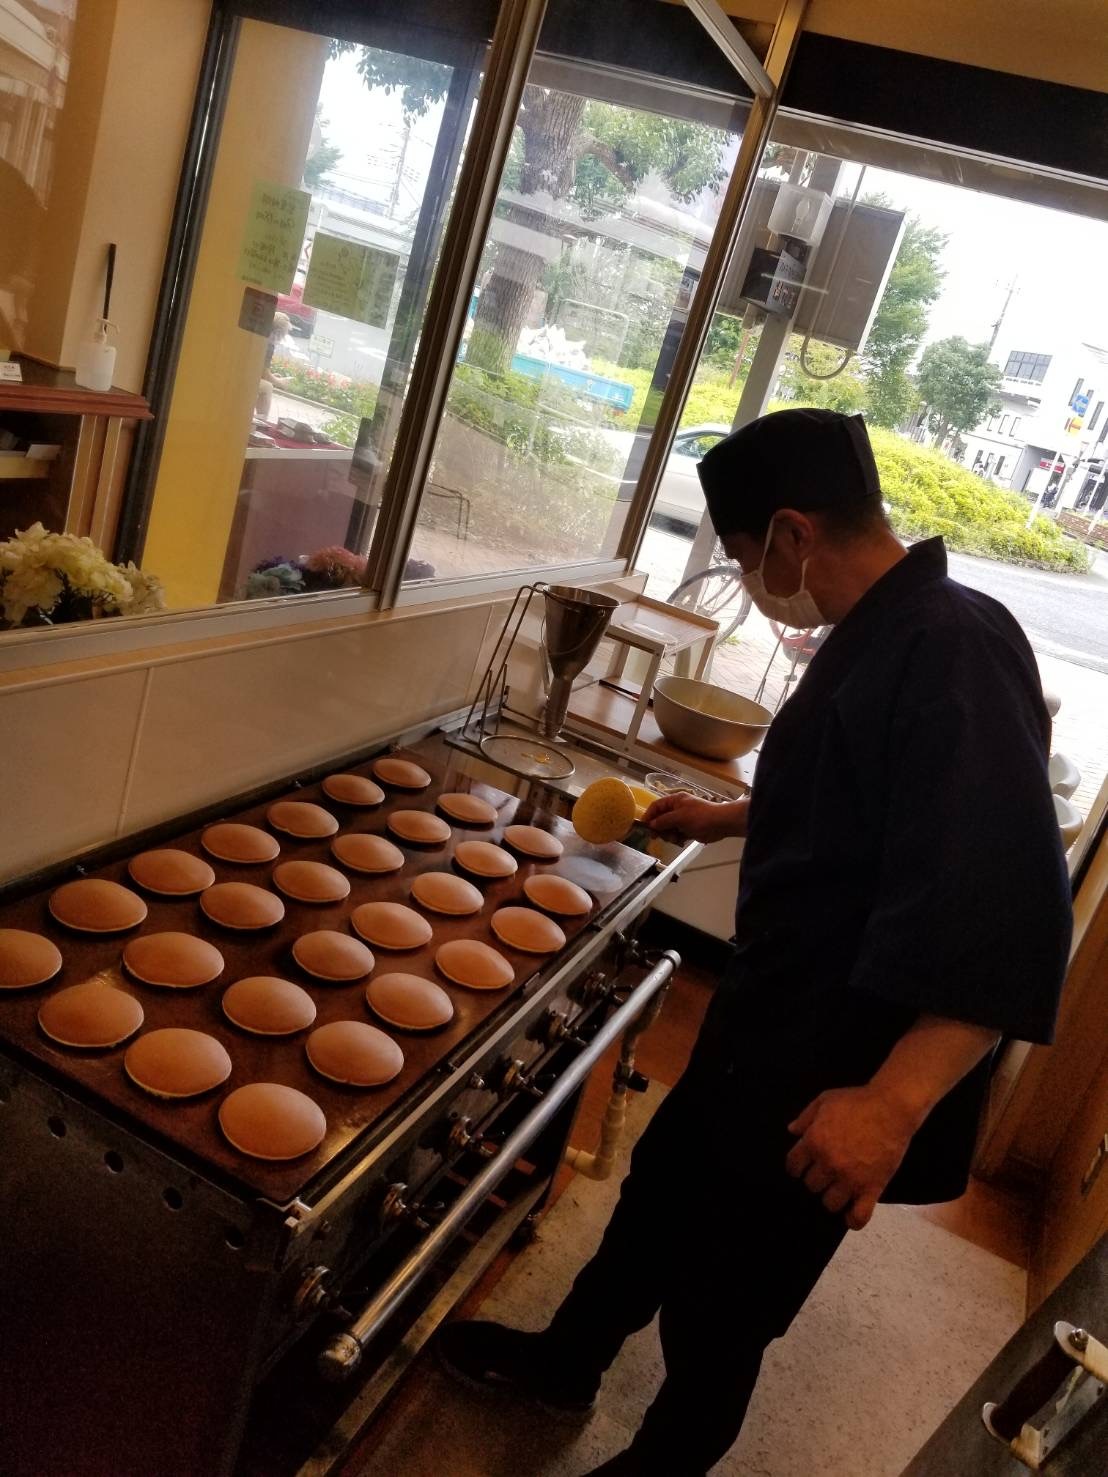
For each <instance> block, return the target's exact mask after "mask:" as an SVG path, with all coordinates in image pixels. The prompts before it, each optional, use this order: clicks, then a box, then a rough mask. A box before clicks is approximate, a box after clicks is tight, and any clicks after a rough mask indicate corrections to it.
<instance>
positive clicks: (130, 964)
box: [123, 933, 223, 990]
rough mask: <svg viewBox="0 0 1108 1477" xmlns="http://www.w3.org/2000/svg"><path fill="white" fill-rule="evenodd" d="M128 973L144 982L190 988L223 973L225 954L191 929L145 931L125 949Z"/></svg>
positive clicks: (179, 988) (174, 988)
mask: <svg viewBox="0 0 1108 1477" xmlns="http://www.w3.org/2000/svg"><path fill="white" fill-rule="evenodd" d="M123 963H124V965H125V967H126V969H127V973H128V974H130V975H133V976H134V978H135V979H137V980H141V981H142V983H143V984H144V985H161V986H163V987H164V988H166V989H170V990H191V989H195V988H196V987H197V986H199V985H208V984H211V982H212V980H214V979H218V978H219V976H220V975H221V974H222V973H223V955H222V954H221V953H220V952H219V950H218V949H217V948H216V946H215V945H214V944H209V943H208V941H207V939H198V938H197V937H196V935H195V934H191V933H144V934H141V935H140V936H139V937H138V938H137V939H132V940H131V941H130V943H129V944H128V945H127V947H126V948H125V949H124V950H123Z"/></svg>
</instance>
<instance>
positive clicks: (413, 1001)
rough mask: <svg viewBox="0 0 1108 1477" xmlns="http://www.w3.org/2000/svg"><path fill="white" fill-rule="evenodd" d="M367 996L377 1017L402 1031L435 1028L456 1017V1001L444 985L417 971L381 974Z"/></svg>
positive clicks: (370, 987) (369, 986)
mask: <svg viewBox="0 0 1108 1477" xmlns="http://www.w3.org/2000/svg"><path fill="white" fill-rule="evenodd" d="M365 998H366V1004H367V1005H368V1006H369V1008H370V1010H372V1011H373V1013H374V1015H375V1016H377V1017H378V1018H379V1019H380V1020H382V1021H384V1022H385V1024H386V1025H389V1026H395V1027H397V1028H398V1029H399V1030H401V1031H434V1030H437V1028H438V1027H439V1026H445V1025H446V1024H447V1022H448V1021H451V1020H453V1019H454V1002H453V1001H452V1000H451V998H450V996H449V995H448V994H447V993H446V991H445V990H444V989H443V988H442V986H441V985H436V984H435V982H434V980H425V979H424V978H423V977H422V976H421V975H417V974H403V973H395V972H394V973H392V974H379V975H378V976H377V977H376V979H372V980H370V982H369V984H368V985H367V986H366V991H365Z"/></svg>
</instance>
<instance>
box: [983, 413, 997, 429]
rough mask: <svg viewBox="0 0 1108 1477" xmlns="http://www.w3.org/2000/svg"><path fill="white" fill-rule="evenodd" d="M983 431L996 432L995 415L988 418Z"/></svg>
mask: <svg viewBox="0 0 1108 1477" xmlns="http://www.w3.org/2000/svg"><path fill="white" fill-rule="evenodd" d="M985 429H986V431H995V430H996V416H995V415H991V416H990V417H989V419H988V420H987V421H986V423H985Z"/></svg>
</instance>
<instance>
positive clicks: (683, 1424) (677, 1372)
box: [543, 1025, 845, 1477]
mask: <svg viewBox="0 0 1108 1477" xmlns="http://www.w3.org/2000/svg"><path fill="white" fill-rule="evenodd" d="M763 1065H764V1064H763ZM781 1066H782V1069H784V1070H787V1064H781ZM768 1075H769V1074H766V1073H764V1072H763V1073H762V1074H761V1076H762V1081H761V1083H760V1084H756V1083H754V1082H752V1081H751V1080H750V1078H749V1077H748V1076H746V1075H745V1074H744V1072H743V1070H742V1068H741V1066H740V1065H739V1064H738V1063H735V1062H731V1061H729V1060H728V1059H727V1058H726V1056H725V1055H724V1054H722V1053H721V1052H720V1051H719V1050H718V1049H717V1048H716V1047H715V1046H714V1045H713V1043H712V1039H711V1033H710V1025H709V1027H708V1030H707V1032H706V1033H702V1036H701V1041H700V1042H699V1043H698V1046H697V1049H696V1052H695V1053H694V1055H693V1059H692V1061H691V1062H690V1064H689V1066H688V1068H687V1070H686V1072H685V1074H684V1076H683V1077H682V1079H681V1081H680V1082H679V1083H678V1084H677V1086H676V1087H675V1088H674V1089H673V1090H672V1091H671V1092H670V1093H669V1095H668V1096H667V1098H666V1100H665V1101H664V1102H663V1103H662V1105H661V1106H660V1107H659V1109H658V1111H657V1112H656V1113H655V1115H654V1117H653V1119H652V1120H651V1122H650V1124H649V1125H648V1127H647V1129H646V1131H645V1133H644V1134H643V1135H642V1137H641V1138H640V1140H639V1142H638V1144H637V1145H636V1147H635V1150H634V1153H633V1155H632V1159H631V1170H630V1174H629V1175H628V1177H627V1178H626V1179H625V1180H624V1182H623V1186H622V1190H621V1193H620V1199H619V1203H618V1205H617V1206H616V1209H615V1211H614V1213H613V1215H612V1218H611V1220H610V1222H609V1224H608V1228H607V1230H606V1232H605V1234H604V1239H603V1241H602V1243H601V1245H600V1248H599V1250H598V1251H597V1253H596V1255H595V1256H594V1257H593V1258H592V1260H591V1261H590V1262H589V1263H588V1264H587V1266H585V1267H584V1269H583V1270H582V1271H581V1273H580V1274H579V1276H578V1278H577V1280H576V1282H575V1283H574V1285H573V1288H572V1290H571V1291H570V1293H569V1295H568V1297H567V1298H566V1300H565V1302H564V1303H563V1304H562V1306H561V1308H560V1309H559V1310H558V1312H557V1313H556V1315H555V1317H554V1320H553V1322H552V1323H551V1325H550V1329H549V1331H548V1334H547V1337H546V1339H544V1341H543V1342H544V1344H545V1345H546V1346H547V1348H548V1350H549V1352H550V1355H551V1356H552V1357H553V1358H554V1359H556V1360H557V1362H558V1363H559V1364H562V1365H563V1367H565V1368H566V1369H567V1371H568V1370H569V1369H572V1370H573V1373H574V1382H575V1384H576V1382H577V1378H578V1377H579V1376H582V1377H586V1378H588V1377H589V1376H595V1379H596V1383H597V1384H599V1381H600V1377H601V1375H602V1374H603V1372H604V1371H605V1370H606V1369H607V1368H608V1366H609V1365H610V1364H611V1363H612V1361H613V1360H614V1359H615V1357H616V1355H617V1354H618V1352H619V1350H620V1348H621V1346H622V1344H623V1342H624V1340H625V1339H626V1338H627V1337H628V1335H630V1334H632V1333H634V1332H636V1331H637V1330H638V1329H641V1328H644V1327H646V1325H647V1324H648V1323H650V1322H651V1321H652V1320H653V1318H654V1316H655V1315H656V1314H659V1313H660V1333H661V1343H662V1353H663V1356H664V1360H665V1371H666V1374H665V1380H664V1383H663V1384H662V1387H661V1389H660V1390H659V1392H658V1394H657V1396H656V1398H655V1400H654V1402H653V1404H652V1405H651V1406H650V1409H649V1410H648V1412H647V1414H646V1417H645V1419H644V1421H643V1424H642V1426H641V1428H640V1430H639V1432H638V1434H637V1436H636V1437H635V1440H634V1443H633V1445H632V1448H631V1450H632V1452H633V1453H634V1455H635V1458H636V1469H637V1470H638V1469H641V1471H642V1472H643V1473H649V1474H655V1473H656V1474H658V1477H701V1474H703V1473H705V1472H707V1471H708V1469H709V1468H710V1467H711V1466H712V1465H713V1464H714V1463H715V1462H716V1461H718V1460H719V1458H720V1457H722V1456H723V1454H724V1453H725V1452H726V1451H727V1450H728V1448H729V1447H730V1446H731V1445H732V1443H733V1442H734V1440H735V1438H736V1436H737V1435H738V1433H739V1430H740V1428H741V1426H742V1423H743V1418H744V1416H745V1414H746V1408H747V1404H748V1402H749V1400H750V1397H751V1394H752V1393H753V1390H754V1385H755V1382H756V1380H757V1378H758V1371H759V1368H760V1366H761V1361H762V1355H763V1353H764V1351H765V1348H766V1345H767V1344H768V1343H769V1342H770V1341H771V1340H772V1339H774V1338H778V1337H780V1336H781V1335H782V1334H783V1333H784V1332H785V1330H786V1329H787V1328H788V1326H789V1324H790V1323H791V1322H792V1320H793V1318H794V1317H795V1316H796V1314H797V1312H799V1310H800V1308H801V1306H802V1304H803V1303H804V1301H805V1299H806V1298H807V1296H808V1294H809V1293H810V1292H811V1290H812V1288H813V1286H814V1285H815V1283H816V1281H817V1280H818V1278H819V1276H820V1274H821V1273H822V1271H823V1269H824V1268H825V1267H826V1266H827V1263H828V1262H829V1261H830V1260H831V1257H832V1256H833V1255H834V1253H835V1250H836V1248H837V1247H838V1245H839V1243H840V1241H841V1240H842V1238H843V1235H844V1231H845V1225H844V1222H843V1218H842V1216H841V1215H836V1216H833V1215H830V1214H829V1213H828V1212H827V1211H826V1210H824V1208H823V1206H822V1205H821V1203H820V1201H819V1199H818V1197H817V1196H814V1195H813V1194H811V1192H810V1191H808V1190H806V1189H805V1188H804V1186H803V1185H802V1184H800V1183H798V1182H797V1181H796V1180H793V1179H791V1178H790V1177H789V1176H788V1175H787V1174H786V1173H785V1169H784V1162H785V1156H786V1155H787V1153H788V1150H789V1147H790V1145H791V1144H792V1143H793V1139H792V1137H791V1135H790V1134H789V1133H788V1131H787V1128H786V1125H787V1124H788V1122H790V1121H791V1118H792V1116H793V1115H794V1113H795V1112H796V1111H798V1107H797V1106H796V1105H795V1104H792V1103H789V1101H788V1093H787V1092H784V1093H779V1092H777V1091H776V1090H774V1089H773V1088H772V1087H770V1088H767V1086H766V1080H767V1077H768ZM799 1106H800V1107H803V1106H804V1104H800V1105H799Z"/></svg>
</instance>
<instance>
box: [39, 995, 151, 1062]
mask: <svg viewBox="0 0 1108 1477" xmlns="http://www.w3.org/2000/svg"><path fill="white" fill-rule="evenodd" d="M38 1023H39V1025H40V1026H41V1027H42V1029H43V1031H44V1032H45V1033H46V1035H47V1036H49V1037H50V1039H51V1041H57V1042H58V1043H59V1044H60V1045H62V1046H80V1047H85V1048H92V1047H97V1046H100V1047H103V1046H118V1045H119V1043H120V1042H121V1041H126V1040H127V1037H128V1036H133V1035H134V1034H135V1032H136V1031H137V1030H138V1028H139V1027H140V1026H141V1025H142V1006H141V1005H140V1004H139V1002H138V1001H137V1000H136V999H135V997H134V996H133V995H128V994H127V992H126V990H117V989H116V988H115V986H114V985H106V984H105V983H104V981H103V980H101V979H91V980H82V981H81V983H80V984H79V985H70V986H68V988H67V989H64V990H58V991H57V992H56V993H55V994H53V995H50V996H48V997H47V998H46V999H45V1000H44V1001H43V1002H42V1005H41V1006H40V1007H39V1013H38Z"/></svg>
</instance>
